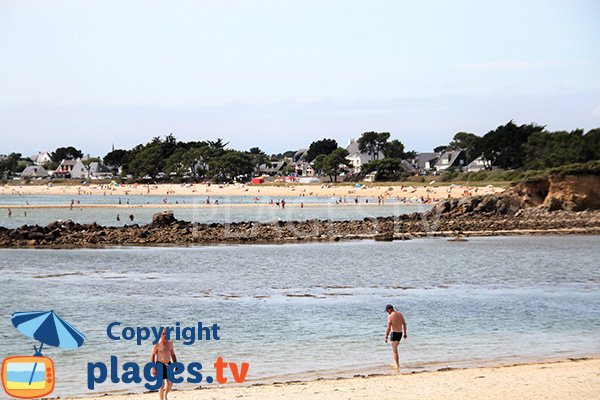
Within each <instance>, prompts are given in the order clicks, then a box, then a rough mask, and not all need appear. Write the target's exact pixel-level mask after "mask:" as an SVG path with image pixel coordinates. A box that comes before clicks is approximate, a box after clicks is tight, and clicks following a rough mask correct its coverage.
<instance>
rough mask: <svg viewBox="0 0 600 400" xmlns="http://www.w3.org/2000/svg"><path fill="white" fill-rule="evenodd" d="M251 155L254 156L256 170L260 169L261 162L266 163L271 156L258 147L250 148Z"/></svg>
mask: <svg viewBox="0 0 600 400" xmlns="http://www.w3.org/2000/svg"><path fill="white" fill-rule="evenodd" d="M250 155H251V156H252V159H253V162H254V169H255V171H258V168H259V167H260V166H261V164H264V163H266V162H267V161H269V157H267V154H266V153H265V152H264V151H262V150H261V149H260V148H258V147H252V148H251V149H250Z"/></svg>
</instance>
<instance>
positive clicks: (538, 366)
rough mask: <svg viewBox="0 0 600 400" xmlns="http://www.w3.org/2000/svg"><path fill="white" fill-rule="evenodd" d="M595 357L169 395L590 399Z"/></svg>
mask: <svg viewBox="0 0 600 400" xmlns="http://www.w3.org/2000/svg"><path fill="white" fill-rule="evenodd" d="M599 371H600V358H599V356H598V355H594V356H591V357H582V358H564V359H551V360H544V361H532V362H523V363H520V362H519V363H506V364H503V363H499V364H490V365H485V366H477V367H465V368H438V369H437V370H425V371H411V372H400V373H394V372H392V373H389V374H388V373H373V374H368V375H364V374H354V376H353V377H350V378H347V377H339V376H338V377H327V378H317V379H314V380H307V381H303V380H291V381H285V382H272V383H249V384H244V385H231V386H216V385H215V386H208V387H207V386H200V387H199V388H196V389H182V390H175V391H173V392H171V393H170V396H169V398H171V399H179V400H191V399H200V400H203V399H230V398H237V397H243V398H245V399H261V400H271V399H272V400H275V399H280V398H283V397H285V398H286V399H291V400H304V399H325V398H326V399H327V400H337V399H348V398H378V399H390V400H391V399H397V398H402V399H420V400H422V399H429V398H440V396H441V397H443V398H448V399H473V400H475V399H481V398H485V399H493V400H494V399H498V400H500V399H503V400H505V399H523V398H527V399H537V398H540V399H542V398H544V399H547V398H552V399H572V398H593V395H597V393H598V392H599V391H600V379H598V376H599V375H600V373H599ZM156 396H157V393H156V392H145V393H116V392H102V393H94V394H91V395H90V396H83V397H77V396H75V397H66V398H68V399H88V400H94V399H101V398H103V399H106V398H110V399H111V400H150V399H152V400H153V399H155V397H156Z"/></svg>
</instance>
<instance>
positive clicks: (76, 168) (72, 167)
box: [54, 158, 89, 179]
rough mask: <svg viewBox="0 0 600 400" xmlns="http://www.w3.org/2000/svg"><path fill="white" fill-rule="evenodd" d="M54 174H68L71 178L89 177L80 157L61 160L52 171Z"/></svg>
mask: <svg viewBox="0 0 600 400" xmlns="http://www.w3.org/2000/svg"><path fill="white" fill-rule="evenodd" d="M54 174H55V175H66V174H69V175H70V176H71V178H73V179H83V178H87V177H89V174H88V170H87V168H86V166H85V165H84V164H83V162H82V161H81V158H78V159H76V160H62V161H61V162H60V164H59V166H58V168H56V171H54Z"/></svg>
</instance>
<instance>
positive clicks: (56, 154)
mask: <svg viewBox="0 0 600 400" xmlns="http://www.w3.org/2000/svg"><path fill="white" fill-rule="evenodd" d="M81 157H83V153H82V152H81V150H78V149H76V148H75V147H73V146H69V147H59V148H57V149H56V150H54V151H53V152H52V154H51V155H50V158H52V161H54V162H56V163H60V162H61V161H62V160H75V159H77V158H81Z"/></svg>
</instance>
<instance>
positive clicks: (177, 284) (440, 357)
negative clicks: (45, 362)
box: [0, 236, 600, 396]
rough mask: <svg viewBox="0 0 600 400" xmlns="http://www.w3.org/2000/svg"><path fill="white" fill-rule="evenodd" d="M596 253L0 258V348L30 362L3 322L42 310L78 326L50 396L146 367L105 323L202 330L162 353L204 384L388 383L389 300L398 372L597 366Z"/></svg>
mask: <svg viewBox="0 0 600 400" xmlns="http://www.w3.org/2000/svg"><path fill="white" fill-rule="evenodd" d="M599 256H600V237H597V236H565V237H555V236H554V237H552V236H547V237H495V238H472V239H470V241H469V242H465V243H456V242H448V241H446V240H444V239H419V240H411V241H406V242H391V243H383V242H372V241H360V242H340V243H307V244H290V245H239V246H238V245H228V246H198V247H184V248H173V247H168V248H165V247H163V248H155V247H153V248H108V249H81V250H40V249H38V250H32V249H2V250H0V288H1V290H0V310H1V312H0V315H1V318H0V332H1V334H0V335H1V336H0V348H2V349H3V352H4V354H5V355H9V354H10V355H30V354H32V352H33V348H32V345H33V344H34V342H33V341H32V340H30V339H29V338H26V337H25V336H23V335H21V334H20V333H19V332H17V331H16V330H15V329H14V328H13V327H12V325H11V323H10V315H11V314H12V313H13V312H15V311H28V310H46V309H48V310H49V309H53V310H55V311H56V312H57V313H59V314H60V315H62V316H63V317H65V318H66V319H67V320H69V321H70V322H71V323H72V324H73V325H75V326H76V327H78V328H80V329H81V330H82V331H83V332H84V333H85V334H86V335H87V341H86V343H85V345H84V346H83V347H81V348H80V349H77V350H62V349H56V348H48V349H47V350H46V351H45V355H46V356H49V357H51V358H53V359H54V361H55V364H56V371H57V372H56V374H57V388H56V390H55V392H54V395H55V396H67V395H86V394H90V392H88V391H87V389H86V376H87V375H86V365H87V363H88V362H96V361H103V362H108V360H109V357H110V355H117V356H118V357H119V363H123V362H125V361H136V362H140V363H145V362H147V360H148V358H149V354H150V350H151V344H150V343H149V342H146V343H145V344H144V345H142V346H136V345H135V344H133V343H131V342H125V341H112V340H109V339H108V338H107V336H106V327H107V325H108V324H109V323H110V322H112V321H121V322H122V324H123V326H152V325H156V326H160V325H164V324H171V325H174V324H175V323H176V322H180V323H181V325H182V326H186V325H190V326H194V325H196V324H197V322H198V321H202V322H203V323H204V324H211V323H218V324H219V325H220V326H221V341H218V342H217V341H210V342H206V341H205V342H199V343H196V344H194V345H192V346H184V345H182V344H181V343H178V342H176V343H175V350H176V352H177V354H178V355H179V359H180V360H181V361H183V362H185V363H189V362H192V361H199V362H202V363H203V364H204V365H205V368H206V372H207V373H209V374H210V373H212V372H214V371H213V368H212V363H213V362H214V360H215V359H216V357H218V356H219V355H221V356H223V357H225V358H226V359H228V360H232V361H237V362H241V361H246V362H249V363H250V371H249V375H248V379H249V380H250V381H252V382H256V381H283V380H292V379H313V378H316V377H320V376H332V375H335V376H342V375H353V374H355V373H369V372H374V371H376V372H388V371H390V370H389V369H388V368H389V367H388V365H389V364H390V362H391V355H390V354H391V352H390V350H389V347H388V346H387V345H386V344H384V342H383V336H384V333H385V327H386V316H387V314H385V312H384V306H385V304H387V303H391V304H393V305H395V306H396V307H397V308H398V309H400V310H401V311H402V312H403V313H404V315H405V317H406V319H407V321H408V330H409V339H408V341H406V342H403V343H401V345H400V351H401V363H402V366H403V368H405V371H407V370H413V371H418V370H423V369H436V368H441V367H461V366H473V365H485V364H495V363H503V362H515V361H530V360H541V359H552V358H566V357H580V356H590V355H598V354H600V267H599V263H598V260H599V258H600V257H599ZM179 387H185V385H179ZM188 387H189V386H188ZM97 390H99V391H115V390H122V391H132V392H139V391H143V390H144V389H143V388H142V385H141V384H140V385H135V384H134V385H127V386H123V385H121V386H119V385H108V384H105V385H102V386H100V387H98V388H97Z"/></svg>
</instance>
